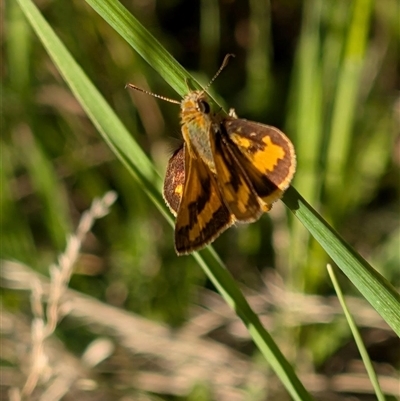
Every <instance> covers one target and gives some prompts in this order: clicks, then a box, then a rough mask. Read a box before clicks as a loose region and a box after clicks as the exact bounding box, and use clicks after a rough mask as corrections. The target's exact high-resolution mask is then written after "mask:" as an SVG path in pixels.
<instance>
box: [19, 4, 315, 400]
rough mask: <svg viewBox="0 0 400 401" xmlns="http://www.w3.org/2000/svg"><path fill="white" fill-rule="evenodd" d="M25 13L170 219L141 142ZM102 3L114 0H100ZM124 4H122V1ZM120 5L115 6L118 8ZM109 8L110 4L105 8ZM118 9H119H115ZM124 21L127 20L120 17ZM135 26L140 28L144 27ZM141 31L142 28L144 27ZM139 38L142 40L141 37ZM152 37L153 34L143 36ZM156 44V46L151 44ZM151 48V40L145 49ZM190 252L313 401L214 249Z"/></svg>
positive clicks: (291, 384)
mask: <svg viewBox="0 0 400 401" xmlns="http://www.w3.org/2000/svg"><path fill="white" fill-rule="evenodd" d="M18 2H19V4H20V6H21V8H22V10H23V12H24V14H25V16H26V17H27V19H28V20H29V22H30V24H31V26H32V27H33V29H34V30H35V32H36V33H37V35H38V36H39V38H40V39H41V41H42V43H43V45H44V46H45V48H46V50H47V52H48V53H49V55H50V57H51V58H52V59H53V61H54V63H55V65H56V66H57V68H58V69H59V71H60V73H61V74H62V76H63V77H64V79H65V81H66V82H67V84H68V85H69V86H70V88H71V90H72V92H73V93H74V95H75V96H76V98H77V99H78V100H79V102H80V103H81V105H82V107H83V108H84V110H85V111H86V113H87V114H88V116H89V117H90V119H91V120H92V122H93V123H94V124H95V126H96V127H97V129H98V130H99V132H100V133H101V135H102V136H103V138H104V140H105V141H106V142H107V143H108V144H109V146H110V147H111V148H112V149H113V151H114V152H115V153H116V155H117V156H118V157H119V158H120V160H121V161H122V162H123V163H124V164H125V166H126V167H127V168H128V169H129V171H131V172H132V174H133V176H134V177H136V179H137V180H138V181H139V182H140V183H141V184H142V186H143V189H144V191H145V192H146V193H147V194H148V195H149V196H150V198H151V199H152V200H153V202H154V203H155V204H156V206H157V207H158V208H159V209H160V210H161V212H162V213H163V214H164V216H166V218H167V219H168V221H169V222H170V223H171V224H172V219H171V216H170V214H169V212H168V211H167V209H166V207H165V205H164V202H163V200H162V197H161V194H160V190H159V187H160V185H161V180H160V177H159V175H158V174H157V172H156V171H155V169H154V167H153V165H152V164H151V162H150V161H149V160H148V158H147V157H146V155H145V154H144V153H143V151H142V150H141V149H140V147H139V146H138V145H137V144H136V143H135V142H134V140H133V138H132V137H131V136H130V135H129V133H128V132H127V130H126V128H125V127H124V126H123V124H122V123H121V122H120V120H119V119H118V118H117V116H116V115H115V114H114V112H113V111H112V109H111V108H110V106H109V105H108V104H107V103H106V101H105V100H104V99H103V97H102V96H101V94H100V93H99V92H98V90H97V89H96V88H95V87H94V85H93V84H92V83H91V82H90V81H89V79H88V78H87V77H86V75H85V74H84V72H83V71H82V69H81V68H80V67H79V66H78V65H77V64H76V62H75V61H74V60H73V58H72V56H71V55H70V54H69V52H68V51H67V49H66V48H65V47H64V45H63V44H62V42H61V41H60V40H59V38H58V37H57V36H56V35H55V33H54V32H53V30H52V29H51V27H50V26H49V25H48V24H47V22H46V21H45V20H44V18H43V17H42V15H41V14H40V12H39V11H38V9H37V8H36V7H35V5H34V4H33V3H32V2H31V0H18ZM101 3H102V4H106V3H107V4H109V3H112V4H113V5H114V6H116V2H110V1H109V2H105V1H104V2H101ZM121 7H122V6H121ZM117 9H118V7H117ZM107 10H108V11H110V12H113V10H114V9H113V8H112V7H110V8H108V9H107ZM119 11H121V10H119ZM108 17H109V18H110V19H113V18H114V23H115V24H116V20H118V19H122V20H124V19H123V15H120V14H118V13H116V14H110V15H108ZM124 21H125V20H124ZM137 29H138V30H141V29H142V30H143V28H141V29H139V28H137ZM142 33H143V32H142ZM141 39H142V41H143V40H144V39H143V38H141ZM146 40H148V41H151V37H149V38H146ZM154 46H155V47H156V45H154ZM151 48H153V47H152V46H150V45H149V49H151ZM194 257H195V258H196V259H197V261H198V262H199V263H200V264H201V266H202V267H203V268H204V269H205V271H206V272H207V274H209V277H210V279H211V280H212V281H213V283H214V284H215V285H216V286H217V288H218V289H219V290H220V291H221V294H222V296H223V297H224V298H225V300H226V301H227V303H228V304H229V305H231V306H232V307H233V308H234V309H235V311H236V313H237V314H238V315H239V316H240V317H241V318H242V319H243V321H244V323H245V324H246V326H247V327H248V329H249V332H250V334H251V335H252V337H253V339H254V341H255V343H256V344H257V345H258V347H259V348H260V350H261V352H262V353H263V354H264V356H265V357H266V358H267V360H268V362H269V363H270V364H271V366H272V368H273V369H274V370H275V371H276V372H277V375H278V377H279V378H280V379H281V381H282V383H283V384H284V386H285V387H286V388H287V390H288V392H289V393H290V394H291V396H292V397H293V398H294V399H295V400H311V399H312V397H311V396H310V395H309V393H308V392H307V391H306V390H305V388H304V386H303V385H302V383H301V382H300V381H299V379H298V378H297V376H296V374H295V373H294V370H293V368H292V366H291V365H290V364H289V362H288V361H287V360H286V359H285V358H284V356H283V354H282V353H281V352H280V350H279V348H278V347H277V345H276V344H275V342H274V341H273V339H272V338H271V336H270V335H269V333H268V332H267V331H266V330H265V328H264V327H263V326H262V325H261V323H260V320H259V319H258V316H257V315H256V314H255V313H254V312H253V311H252V310H251V308H250V306H249V305H248V303H247V301H246V299H245V298H244V296H243V294H242V293H241V292H240V290H239V289H238V287H237V285H236V283H235V281H234V279H233V278H232V276H231V275H230V274H229V272H228V271H227V270H226V268H225V267H224V266H223V264H222V263H221V261H220V260H219V258H218V257H217V255H216V254H215V253H214V251H213V250H212V248H209V249H206V250H204V251H203V252H202V253H201V255H200V254H195V255H194Z"/></svg>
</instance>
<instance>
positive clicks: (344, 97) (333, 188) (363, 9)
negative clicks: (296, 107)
mask: <svg viewBox="0 0 400 401" xmlns="http://www.w3.org/2000/svg"><path fill="white" fill-rule="evenodd" d="M373 3H374V2H373V1H372V0H355V1H354V3H353V10H352V15H351V21H350V26H349V28H350V29H349V33H348V36H347V43H346V46H345V50H344V55H343V60H342V66H341V68H340V71H339V77H338V83H337V92H336V96H335V102H334V107H333V116H332V122H331V132H330V140H329V147H328V159H327V183H328V185H327V189H328V192H329V195H330V196H329V199H331V202H332V204H336V205H338V206H339V205H341V206H342V207H345V205H344V204H343V202H340V199H338V194H340V193H341V191H340V189H341V188H343V185H344V181H343V180H342V178H344V177H346V174H345V168H346V163H347V161H348V160H349V152H350V149H351V142H352V128H353V125H354V121H355V113H356V107H357V97H358V91H359V85H360V80H361V73H362V68H363V63H364V56H365V49H366V44H367V39H368V30H369V24H370V15H371V12H372V7H373ZM338 206H337V207H336V211H337V212H340V210H338V209H339V207H338ZM333 210H335V209H333Z"/></svg>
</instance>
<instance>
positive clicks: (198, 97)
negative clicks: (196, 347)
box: [181, 91, 211, 123]
mask: <svg viewBox="0 0 400 401" xmlns="http://www.w3.org/2000/svg"><path fill="white" fill-rule="evenodd" d="M210 114H211V107H210V103H209V100H208V97H207V95H206V93H205V92H204V91H193V92H189V93H188V94H187V95H186V96H185V97H184V98H183V100H182V102H181V117H182V123H190V122H191V121H193V120H197V119H199V118H207V117H208V116H209V115H210Z"/></svg>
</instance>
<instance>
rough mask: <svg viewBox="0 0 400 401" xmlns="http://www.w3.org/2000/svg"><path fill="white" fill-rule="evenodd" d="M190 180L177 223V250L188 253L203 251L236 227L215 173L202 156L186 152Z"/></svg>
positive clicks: (187, 171)
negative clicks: (226, 231) (227, 230)
mask: <svg viewBox="0 0 400 401" xmlns="http://www.w3.org/2000/svg"><path fill="white" fill-rule="evenodd" d="M185 166H186V180H185V184H184V186H183V196H182V200H181V202H180V205H179V209H178V214H177V217H176V223H175V249H176V252H177V253H178V254H186V253H190V252H193V251H195V250H198V249H201V248H203V247H204V246H206V245H207V244H209V243H210V242H211V241H213V240H214V239H215V238H217V237H218V236H219V235H220V234H221V233H222V232H223V231H224V230H226V229H227V228H228V227H229V226H230V225H232V223H233V221H234V219H233V216H231V213H230V212H229V210H228V208H227V207H226V206H225V204H224V202H223V201H222V199H221V193H220V191H219V188H218V184H217V182H216V179H215V176H214V174H213V173H212V172H211V170H210V169H209V167H208V166H207V165H206V164H205V163H204V162H203V161H202V159H200V158H199V157H192V156H191V155H190V154H189V152H188V151H187V152H185Z"/></svg>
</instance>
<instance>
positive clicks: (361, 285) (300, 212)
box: [283, 187, 400, 336]
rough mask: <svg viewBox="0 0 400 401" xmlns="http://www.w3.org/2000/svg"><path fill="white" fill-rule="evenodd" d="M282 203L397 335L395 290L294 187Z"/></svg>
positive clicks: (399, 310)
mask: <svg viewBox="0 0 400 401" xmlns="http://www.w3.org/2000/svg"><path fill="white" fill-rule="evenodd" d="M283 201H284V202H285V204H286V205H287V206H288V207H289V208H290V210H291V211H292V212H293V213H294V214H295V216H296V217H297V218H298V219H299V220H300V222H301V223H302V224H303V225H304V226H305V227H306V228H307V230H308V231H309V232H310V233H311V235H312V236H313V237H314V238H315V239H316V240H317V241H318V243H319V244H320V245H321V246H322V247H323V248H324V249H325V251H326V253H327V254H328V255H329V256H330V257H331V258H332V260H333V261H334V262H335V263H336V264H337V265H338V266H339V267H340V269H341V270H342V271H343V273H344V274H345V275H346V276H347V277H348V278H349V279H350V281H351V282H352V283H353V284H354V285H355V286H356V287H357V289H358V290H359V291H360V292H361V294H363V296H364V297H365V298H366V299H367V301H368V302H369V303H370V304H371V305H372V306H373V307H374V309H375V310H376V311H377V312H378V313H379V314H380V315H381V316H382V317H383V319H384V320H385V321H386V322H387V323H388V324H389V325H390V326H391V327H392V329H393V330H394V331H395V332H396V333H397V334H398V335H399V336H400V297H399V294H398V293H397V292H396V290H395V289H394V287H393V286H392V285H391V284H390V283H389V282H388V281H387V280H386V279H385V278H384V277H382V276H381V275H380V274H379V273H378V272H377V271H376V270H374V269H373V268H372V267H371V266H370V265H369V264H368V263H367V262H366V261H365V260H364V259H363V258H362V257H361V256H360V255H359V254H358V253H357V252H356V251H354V249H352V247H351V246H350V245H349V244H348V243H346V241H344V240H343V239H342V238H341V237H340V235H339V234H338V233H337V232H336V231H335V230H334V229H333V228H332V227H330V226H329V224H328V223H327V222H326V221H325V220H324V219H323V218H322V217H321V216H320V215H319V214H318V213H317V212H316V211H315V210H313V209H312V207H311V206H310V205H309V204H308V203H307V202H306V201H305V199H304V198H303V197H302V196H301V195H300V194H299V193H298V192H297V191H296V190H295V189H294V188H293V187H290V188H289V189H288V190H287V191H286V193H285V195H284V198H283Z"/></svg>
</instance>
